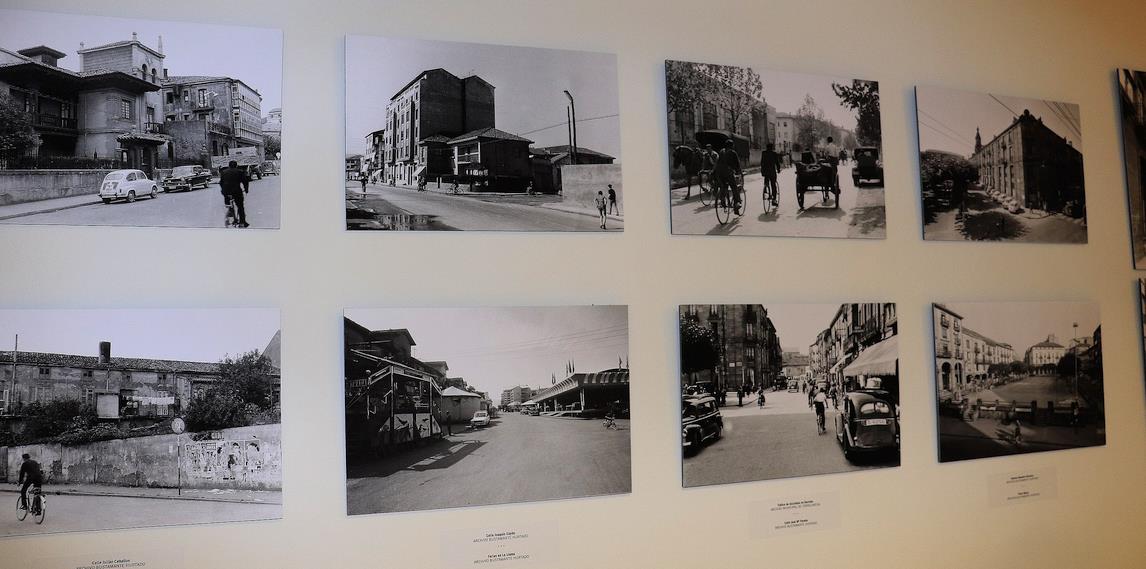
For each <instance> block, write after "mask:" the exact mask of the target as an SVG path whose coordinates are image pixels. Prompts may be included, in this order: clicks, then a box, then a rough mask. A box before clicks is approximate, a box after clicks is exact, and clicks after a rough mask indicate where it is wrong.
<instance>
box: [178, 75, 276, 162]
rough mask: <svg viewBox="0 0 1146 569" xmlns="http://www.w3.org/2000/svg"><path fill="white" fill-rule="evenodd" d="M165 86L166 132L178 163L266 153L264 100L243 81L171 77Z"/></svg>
mask: <svg viewBox="0 0 1146 569" xmlns="http://www.w3.org/2000/svg"><path fill="white" fill-rule="evenodd" d="M162 84H163V92H162V95H163V117H164V125H163V128H164V132H166V133H167V134H169V135H170V136H171V138H172V139H173V144H172V151H171V155H170V158H171V159H172V160H173V161H174V163H176V164H188V163H194V164H200V165H202V166H210V165H211V157H212V156H228V155H230V154H231V153H232V151H233V150H235V149H239V148H255V149H256V150H255V154H257V155H259V156H262V155H263V146H264V145H265V141H264V139H263V117H262V110H261V107H262V96H261V95H260V94H259V92H258V91H257V90H255V89H254V88H253V87H251V86H249V85H247V84H246V83H244V82H243V81H242V80H241V79H235V78H232V77H213V76H204V75H180V76H174V75H173V76H169V77H165V78H164V79H163V80H162Z"/></svg>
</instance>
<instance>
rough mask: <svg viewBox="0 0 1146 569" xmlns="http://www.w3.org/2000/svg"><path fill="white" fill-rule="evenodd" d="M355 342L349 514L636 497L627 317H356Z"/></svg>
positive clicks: (424, 312)
mask: <svg viewBox="0 0 1146 569" xmlns="http://www.w3.org/2000/svg"><path fill="white" fill-rule="evenodd" d="M343 330H344V334H345V371H344V375H345V377H344V386H345V387H344V389H345V400H346V401H345V402H346V511H347V514H348V515H356V514H376V513H385V512H407V511H414V510H436V509H442V508H461V507H466V506H486V505H491V504H508V503H513V502H536V501H541V500H558V499H564V498H583V497H587V496H603V495H609V494H624V493H628V492H631V491H632V474H631V461H632V458H631V451H630V446H629V445H630V436H629V432H630V431H629V339H628V338H629V318H628V307H626V306H557V307H542V306H537V307H491V308H380V309H348V310H346V312H345V318H344V322H343ZM545 376H549V377H545ZM547 383H548V385H547Z"/></svg>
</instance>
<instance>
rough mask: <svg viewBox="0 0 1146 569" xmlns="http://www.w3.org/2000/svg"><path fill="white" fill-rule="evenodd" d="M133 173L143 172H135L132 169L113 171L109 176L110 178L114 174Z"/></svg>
mask: <svg viewBox="0 0 1146 569" xmlns="http://www.w3.org/2000/svg"><path fill="white" fill-rule="evenodd" d="M132 172H141V170H133V169H131V168H124V169H123V170H112V171H111V172H108V173H107V175H108V176H110V175H112V174H130V173H132Z"/></svg>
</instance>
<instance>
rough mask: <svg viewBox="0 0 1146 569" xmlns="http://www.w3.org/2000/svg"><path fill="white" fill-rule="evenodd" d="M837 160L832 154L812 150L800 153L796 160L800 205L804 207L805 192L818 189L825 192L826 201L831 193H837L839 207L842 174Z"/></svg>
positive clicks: (838, 205)
mask: <svg viewBox="0 0 1146 569" xmlns="http://www.w3.org/2000/svg"><path fill="white" fill-rule="evenodd" d="M836 160H837V159H836V158H834V157H831V156H817V155H816V153H815V152H812V151H810V150H805V151H803V152H801V153H800V159H799V160H798V161H797V162H796V198H797V201H799V203H800V207H804V193H805V192H810V191H817V190H818V191H821V192H823V193H824V203H827V201H828V194H829V193H830V194H835V208H836V209H839V207H840V174H839V169H838V168H837V166H836Z"/></svg>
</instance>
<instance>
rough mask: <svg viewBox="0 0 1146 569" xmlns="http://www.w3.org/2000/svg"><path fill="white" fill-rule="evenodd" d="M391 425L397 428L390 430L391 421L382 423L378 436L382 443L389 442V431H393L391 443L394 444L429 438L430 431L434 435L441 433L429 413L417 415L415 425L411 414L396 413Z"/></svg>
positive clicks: (440, 429) (436, 422)
mask: <svg viewBox="0 0 1146 569" xmlns="http://www.w3.org/2000/svg"><path fill="white" fill-rule="evenodd" d="M393 423H394V424H395V425H396V426H397V428H395V429H391V421H385V422H383V423H382V428H381V429H380V430H379V435H381V439H382V440H383V441H386V440H391V439H388V438H387V437H388V436H389V435H390V431H391V430H393V439H392V442H395V443H403V442H408V441H412V440H414V439H415V438H426V437H429V436H430V433H431V429H432V432H433V433H434V434H437V433H441V432H442V428H441V427H440V426H438V421H437V420H436V419H434V418H433V416H432V415H430V414H429V413H419V414H418V420H417V423H415V422H414V414H413V413H396V414H395V415H394V421H393Z"/></svg>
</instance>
